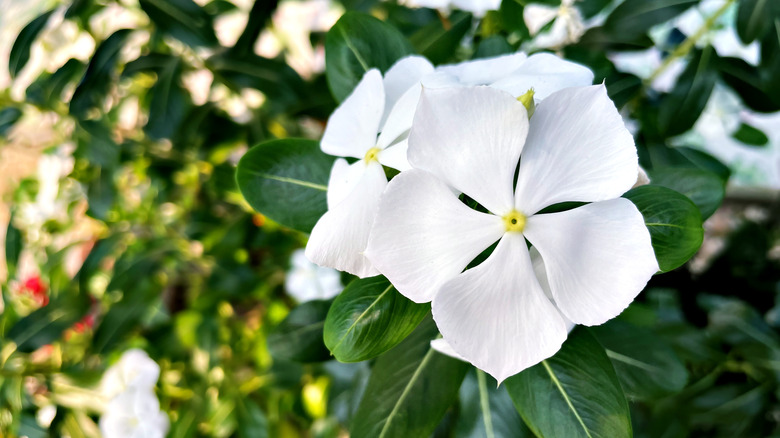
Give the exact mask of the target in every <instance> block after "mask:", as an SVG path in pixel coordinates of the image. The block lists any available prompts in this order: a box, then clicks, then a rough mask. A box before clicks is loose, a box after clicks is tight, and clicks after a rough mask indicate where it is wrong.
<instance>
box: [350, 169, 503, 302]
mask: <svg viewBox="0 0 780 438" xmlns="http://www.w3.org/2000/svg"><path fill="white" fill-rule="evenodd" d="M503 233H504V224H503V221H502V219H501V218H499V217H496V216H493V215H489V214H485V213H480V212H477V211H475V210H472V209H470V208H469V207H467V206H466V205H464V204H463V203H462V202H460V201H459V200H458V198H457V195H454V194H453V193H452V192H451V191H450V189H449V187H447V185H446V184H444V183H443V182H441V181H440V180H438V179H437V178H436V177H435V176H433V175H431V174H430V173H427V172H424V171H421V170H417V169H412V170H409V171H407V172H403V173H401V174H400V175H398V176H396V177H395V178H393V180H392V181H391V182H390V184H388V186H387V190H385V193H384V194H383V195H382V201H381V202H380V204H379V212H378V213H377V217H376V221H375V222H374V227H373V228H372V229H371V237H370V238H369V240H368V248H367V249H366V257H368V258H369V259H370V260H371V262H373V263H374V266H376V268H377V269H379V271H380V272H381V273H382V274H384V275H385V276H386V277H387V278H388V279H389V280H390V281H391V282H392V283H393V285H394V286H395V287H396V288H397V289H398V291H399V292H401V293H402V294H403V295H404V296H406V297H407V298H409V299H410V300H412V301H414V302H416V303H424V302H428V301H431V299H433V296H434V295H436V293H437V292H438V291H439V287H440V286H441V285H442V283H444V282H445V281H447V280H450V279H451V278H453V277H455V276H456V275H458V274H460V273H461V272H462V271H463V269H464V268H465V267H466V266H467V265H468V264H469V262H471V261H472V260H474V258H475V257H477V256H478V255H479V254H480V253H481V252H482V251H484V250H485V249H486V248H488V247H489V246H490V245H491V244H492V243H493V242H495V241H496V240H498V239H499V238H500V237H501V235H502V234H503Z"/></svg>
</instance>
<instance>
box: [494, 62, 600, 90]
mask: <svg viewBox="0 0 780 438" xmlns="http://www.w3.org/2000/svg"><path fill="white" fill-rule="evenodd" d="M592 83H593V72H592V71H590V69H589V68H588V67H585V66H583V65H580V64H577V63H575V62H571V61H566V60H563V59H561V58H559V57H557V56H555V55H553V54H550V53H537V54H535V55H532V56H530V57H529V58H528V59H527V60H526V61H525V63H523V65H522V66H521V67H520V68H519V69H518V70H516V71H515V72H513V73H512V74H511V75H509V76H507V77H505V78H502V79H500V80H498V81H496V82H494V83H493V84H491V86H492V87H493V88H498V89H500V90H504V91H506V92H508V93H509V94H511V95H513V96H520V95H522V94H524V93H525V92H526V91H528V90H529V89H530V88H533V89H534V98H535V99H536V100H537V101H539V100H542V99H545V98H546V97H547V96H549V95H550V94H552V93H554V92H556V91H559V90H562V89H564V88H568V87H585V86H588V85H590V84H592Z"/></svg>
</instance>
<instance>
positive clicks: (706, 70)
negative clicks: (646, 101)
mask: <svg viewBox="0 0 780 438" xmlns="http://www.w3.org/2000/svg"><path fill="white" fill-rule="evenodd" d="M711 55H712V48H710V47H707V48H706V49H704V51H703V52H698V53H697V54H696V55H694V57H693V58H692V59H691V60H690V62H689V63H688V66H687V67H686V68H685V70H684V71H683V72H682V74H681V75H680V78H679V79H678V80H677V84H675V86H674V89H673V90H672V92H671V93H670V94H669V95H667V96H664V98H663V100H662V102H661V106H660V108H659V111H658V128H659V130H660V132H661V133H662V134H664V135H665V136H667V137H671V136H673V135H678V134H682V133H683V132H685V131H687V130H689V129H690V128H691V127H693V125H694V123H696V120H698V118H699V116H700V115H701V113H702V111H703V110H704V107H705V106H706V105H707V101H708V100H709V98H710V94H711V93H712V89H713V87H715V81H716V80H717V78H718V75H717V71H716V70H715V68H714V66H713V64H714V63H713V62H711V58H712V56H711Z"/></svg>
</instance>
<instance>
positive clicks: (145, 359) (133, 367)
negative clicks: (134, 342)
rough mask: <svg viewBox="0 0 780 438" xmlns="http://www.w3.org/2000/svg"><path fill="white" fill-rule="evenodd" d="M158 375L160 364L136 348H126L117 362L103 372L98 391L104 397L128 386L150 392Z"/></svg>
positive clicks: (118, 392) (119, 392)
mask: <svg viewBox="0 0 780 438" xmlns="http://www.w3.org/2000/svg"><path fill="white" fill-rule="evenodd" d="M159 377H160V366H159V365H157V362H155V361H153V360H152V359H151V358H149V356H148V355H147V354H146V352H145V351H143V350H139V349H137V348H134V349H131V350H127V351H125V352H124V354H122V357H121V358H120V359H119V361H118V362H117V363H115V364H114V365H112V366H111V367H110V368H109V369H108V370H106V372H105V373H104V374H103V378H102V379H101V381H100V392H101V393H102V394H103V396H104V397H105V398H106V399H112V398H114V397H116V396H117V395H118V394H121V393H123V392H125V391H127V390H128V389H129V388H140V389H142V390H144V391H147V392H152V391H153V390H154V386H155V385H156V384H157V379H158V378H159Z"/></svg>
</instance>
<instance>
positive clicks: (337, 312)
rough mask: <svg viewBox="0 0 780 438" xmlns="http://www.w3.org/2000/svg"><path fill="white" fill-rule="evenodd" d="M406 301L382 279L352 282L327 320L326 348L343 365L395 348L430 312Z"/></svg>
mask: <svg viewBox="0 0 780 438" xmlns="http://www.w3.org/2000/svg"><path fill="white" fill-rule="evenodd" d="M430 309H431V306H430V305H429V304H417V303H414V302H413V301H411V300H409V299H408V298H406V297H404V296H403V295H401V294H400V293H398V291H397V290H395V288H394V287H393V285H391V284H390V282H389V281H387V279H386V278H384V277H382V276H377V277H370V278H364V279H358V280H355V281H353V282H351V283H350V284H349V285H348V286H347V287H346V288H345V289H344V291H343V292H341V294H339V296H338V297H336V300H335V301H334V302H333V305H332V306H331V308H330V311H329V312H328V317H327V319H325V345H326V346H327V347H328V349H330V351H331V353H333V356H335V357H336V359H338V360H340V361H341V362H359V361H362V360H366V359H371V358H373V357H376V356H379V355H380V354H382V353H384V352H385V351H387V350H389V349H391V348H393V347H395V346H396V345H398V344H399V343H400V342H401V341H403V340H404V339H405V338H406V336H408V335H409V333H411V332H412V331H413V330H414V329H415V327H417V325H418V324H419V323H420V321H422V319H423V318H424V317H425V315H427V314H428V312H429V311H430Z"/></svg>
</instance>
